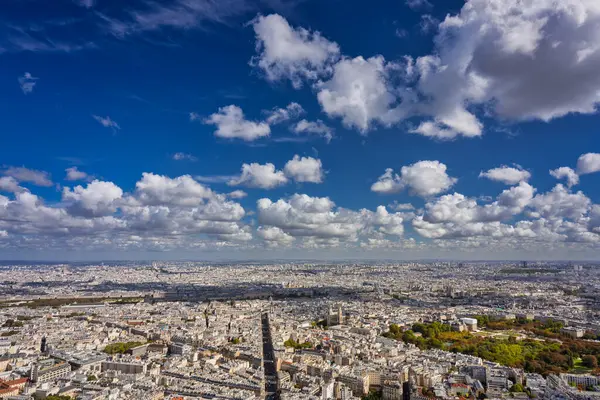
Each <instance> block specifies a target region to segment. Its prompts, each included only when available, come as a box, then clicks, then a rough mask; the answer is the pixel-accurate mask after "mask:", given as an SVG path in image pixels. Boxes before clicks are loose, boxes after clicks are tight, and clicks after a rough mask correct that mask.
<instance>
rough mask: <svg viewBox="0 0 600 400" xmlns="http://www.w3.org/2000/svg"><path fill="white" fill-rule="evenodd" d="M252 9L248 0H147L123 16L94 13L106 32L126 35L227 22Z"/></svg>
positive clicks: (122, 36) (120, 36)
mask: <svg viewBox="0 0 600 400" xmlns="http://www.w3.org/2000/svg"><path fill="white" fill-rule="evenodd" d="M253 9H254V6H253V5H252V4H251V3H250V2H249V1H247V0H218V1H217V0H205V1H196V0H175V1H172V2H170V3H169V4H159V3H157V2H150V1H147V2H145V3H144V4H143V6H142V7H140V8H139V9H135V10H131V11H129V12H128V13H127V15H126V16H125V17H124V18H115V17H110V16H108V15H106V14H102V13H97V15H98V17H100V18H101V20H102V21H103V23H102V25H103V27H104V29H105V30H106V31H107V32H109V33H110V34H112V35H114V36H116V37H119V38H125V37H127V36H129V35H132V34H137V33H142V32H149V31H156V30H160V29H164V28H172V29H193V28H200V27H202V26H203V24H206V23H219V24H228V23H229V21H230V19H231V18H232V17H236V16H239V15H242V14H244V13H246V12H248V11H251V10H253Z"/></svg>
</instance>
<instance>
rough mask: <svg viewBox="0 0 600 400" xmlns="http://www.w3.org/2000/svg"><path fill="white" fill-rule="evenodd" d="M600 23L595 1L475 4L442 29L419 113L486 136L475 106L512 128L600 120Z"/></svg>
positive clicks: (423, 71) (476, 0)
mask: <svg viewBox="0 0 600 400" xmlns="http://www.w3.org/2000/svg"><path fill="white" fill-rule="evenodd" d="M599 22H600V6H599V4H598V3H597V2H596V1H593V0H567V1H560V2H557V1H554V0H532V1H521V0H469V1H467V2H466V3H465V5H464V6H463V8H462V9H461V11H460V13H459V14H457V15H448V16H447V17H446V19H445V20H444V21H443V22H442V23H441V24H440V26H439V29H440V31H439V34H438V37H437V39H436V44H437V46H436V53H435V54H434V55H432V56H425V57H421V58H419V59H418V60H417V62H416V65H417V71H418V80H417V85H416V87H417V89H418V90H419V91H420V93H422V94H423V95H425V96H426V97H427V98H428V99H429V101H428V102H427V103H424V104H420V105H419V107H420V108H421V110H420V111H421V112H422V113H423V114H430V115H432V116H433V117H434V118H435V119H436V121H439V122H441V123H443V124H444V125H445V126H447V127H450V128H451V129H452V130H454V131H456V132H458V133H462V134H465V135H473V134H474V133H477V132H478V131H480V129H481V124H480V123H479V121H477V119H476V118H475V117H474V115H473V113H472V112H470V111H468V109H469V106H470V105H479V104H488V105H489V106H490V110H493V112H494V113H496V114H497V115H498V116H500V117H502V118H507V119H513V120H524V119H541V120H544V121H548V120H551V119H553V118H556V117H561V116H563V115H566V114H568V113H592V112H595V111H596V104H597V103H598V101H599V100H600V96H599V94H598V93H600V90H599V89H600V77H599V76H598V75H597V74H596V72H595V71H597V70H598V67H600V47H599V46H597V45H596V43H597V38H598V36H599V35H600V25H599ZM456 116H460V117H459V118H458V119H457V118H455V117H456ZM448 118H450V121H449V120H448ZM457 121H460V123H458V124H457V123H452V122H457Z"/></svg>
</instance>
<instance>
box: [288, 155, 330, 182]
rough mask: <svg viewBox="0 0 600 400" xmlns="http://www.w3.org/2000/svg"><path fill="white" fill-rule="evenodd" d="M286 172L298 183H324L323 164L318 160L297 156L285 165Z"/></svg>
mask: <svg viewBox="0 0 600 400" xmlns="http://www.w3.org/2000/svg"><path fill="white" fill-rule="evenodd" d="M284 172H285V175H286V176H288V177H289V178H291V179H293V180H295V181H296V182H311V183H321V182H323V164H322V163H321V160H319V159H316V158H312V157H302V158H300V156H298V155H295V156H294V158H293V159H291V160H290V161H288V162H287V164H285V168H284Z"/></svg>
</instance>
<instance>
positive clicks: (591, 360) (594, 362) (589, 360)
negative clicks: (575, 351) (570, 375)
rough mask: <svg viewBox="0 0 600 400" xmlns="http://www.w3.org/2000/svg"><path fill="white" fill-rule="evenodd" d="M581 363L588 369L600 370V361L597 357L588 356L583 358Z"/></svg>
mask: <svg viewBox="0 0 600 400" xmlns="http://www.w3.org/2000/svg"><path fill="white" fill-rule="evenodd" d="M581 363H582V364H583V366H584V367H587V368H598V359H597V358H596V356H592V355H587V356H583V357H581Z"/></svg>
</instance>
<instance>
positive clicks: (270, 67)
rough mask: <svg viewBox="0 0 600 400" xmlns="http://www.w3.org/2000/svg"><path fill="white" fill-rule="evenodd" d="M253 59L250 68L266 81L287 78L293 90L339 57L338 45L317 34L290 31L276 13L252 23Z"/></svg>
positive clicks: (287, 25) (291, 28)
mask: <svg viewBox="0 0 600 400" xmlns="http://www.w3.org/2000/svg"><path fill="white" fill-rule="evenodd" d="M253 27H254V32H255V34H256V51H257V53H258V55H257V56H255V57H253V58H252V60H251V62H250V63H251V65H253V66H256V67H258V68H260V69H261V70H262V71H263V72H264V74H265V76H266V78H267V80H269V81H278V80H281V79H284V78H287V79H289V80H290V81H291V82H292V85H293V86H294V87H296V88H299V87H301V86H302V82H303V80H304V79H309V80H316V79H317V78H318V77H319V76H320V75H322V74H324V73H326V72H327V70H328V69H329V68H330V64H331V63H332V62H334V61H335V60H336V59H337V58H338V57H339V52H340V49H339V46H338V45H337V44H336V43H333V42H330V41H328V40H327V39H325V38H323V37H322V36H321V34H320V33H319V32H310V31H309V30H307V29H304V28H293V27H292V26H290V24H289V23H288V21H287V20H286V19H285V18H283V17H282V16H281V15H278V14H271V15H267V16H262V15H261V16H258V17H257V18H256V19H255V20H254V21H253Z"/></svg>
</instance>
